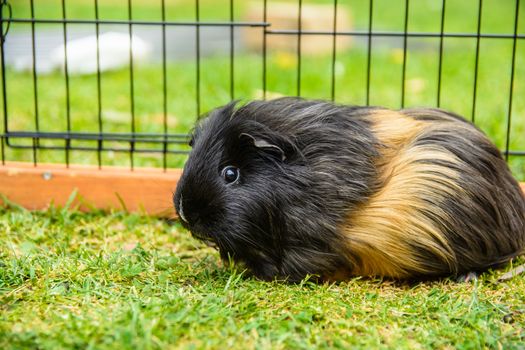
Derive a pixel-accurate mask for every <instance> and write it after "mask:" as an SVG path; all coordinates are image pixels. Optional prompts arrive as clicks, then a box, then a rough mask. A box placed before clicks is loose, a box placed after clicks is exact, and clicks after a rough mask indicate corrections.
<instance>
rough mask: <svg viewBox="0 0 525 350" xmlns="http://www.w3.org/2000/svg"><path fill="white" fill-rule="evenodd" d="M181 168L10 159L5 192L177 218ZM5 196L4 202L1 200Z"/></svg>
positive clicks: (11, 196) (2, 183) (36, 204)
mask: <svg viewBox="0 0 525 350" xmlns="http://www.w3.org/2000/svg"><path fill="white" fill-rule="evenodd" d="M181 173H182V170H181V169H169V170H167V171H166V172H164V171H163V170H162V169H152V168H137V169H135V170H134V171H130V170H129V168H122V167H103V168H102V170H99V169H98V168H97V167H94V166H82V165H73V166H70V167H69V168H66V167H65V165H63V164H38V166H37V167H35V166H33V164H31V163H18V162H8V163H6V164H5V165H3V166H2V165H0V194H3V195H4V196H6V198H7V199H8V200H10V201H12V202H14V203H16V204H19V205H21V206H23V207H25V208H27V209H30V210H35V209H45V208H46V207H48V206H49V205H50V204H51V203H54V205H57V206H64V205H65V204H66V203H67V201H68V199H69V198H70V197H71V194H72V193H73V192H74V191H76V192H77V196H76V198H75V200H74V202H73V203H72V205H79V207H80V209H81V210H84V211H87V210H90V209H93V208H99V209H118V210H122V209H124V210H128V211H131V212H143V213H145V214H149V215H155V216H163V217H176V214H175V211H174V209H173V204H172V195H173V192H174V191H175V188H176V186H177V181H178V179H179V177H180V175H181ZM521 188H522V189H523V191H524V192H525V183H521ZM1 201H2V200H1V198H0V202H1Z"/></svg>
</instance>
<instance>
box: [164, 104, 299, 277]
mask: <svg viewBox="0 0 525 350" xmlns="http://www.w3.org/2000/svg"><path fill="white" fill-rule="evenodd" d="M237 113H239V110H236V109H235V104H234V103H231V104H229V105H227V106H225V107H223V108H220V109H217V110H215V111H212V112H211V113H210V114H209V115H208V116H207V117H206V118H204V119H203V120H201V122H200V123H199V124H198V125H197V127H196V128H195V130H194V132H193V135H192V140H191V141H190V146H191V147H192V150H191V152H190V155H189V158H188V160H187V162H186V164H185V167H184V170H183V174H182V176H181V178H180V180H179V183H178V185H177V189H176V192H175V195H174V198H173V201H174V205H175V209H176V211H177V213H178V215H179V217H180V219H181V222H182V224H183V226H184V227H186V228H187V229H189V230H190V231H191V233H192V235H193V236H194V237H196V238H198V239H201V240H204V241H206V242H209V243H213V244H214V245H216V246H217V247H218V249H219V251H220V254H221V257H222V258H223V259H228V258H229V257H231V258H233V259H234V260H235V261H242V262H243V263H245V264H246V265H247V267H248V268H249V269H250V270H251V271H253V272H254V273H255V275H257V276H259V277H261V278H266V279H270V278H273V277H275V276H278V275H280V273H279V266H280V264H281V262H280V259H281V258H282V252H281V249H282V242H281V237H282V235H283V233H282V232H281V231H282V229H283V227H284V225H283V224H282V223H281V222H280V218H281V215H280V214H279V210H281V208H280V207H279V206H280V203H279V198H280V196H278V195H277V193H279V192H281V190H280V189H279V188H278V187H280V186H281V185H279V184H280V181H278V180H276V179H279V178H282V179H285V178H286V173H287V161H288V160H289V159H292V158H293V157H294V153H295V150H294V146H293V143H292V142H290V141H289V140H288V139H287V138H286V137H285V136H283V135H281V134H279V133H278V132H276V131H273V130H271V129H270V128H269V127H268V126H266V125H264V124H263V123H260V122H258V121H257V120H255V118H251V117H250V116H243V115H236V114H237Z"/></svg>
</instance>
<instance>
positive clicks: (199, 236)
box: [191, 231, 218, 248]
mask: <svg viewBox="0 0 525 350" xmlns="http://www.w3.org/2000/svg"><path fill="white" fill-rule="evenodd" d="M191 235H192V236H193V237H195V238H197V239H198V240H199V241H202V242H204V244H206V245H207V246H208V247H212V248H217V247H218V245H217V242H215V240H214V239H213V237H211V236H209V235H203V234H200V233H197V232H195V231H191Z"/></svg>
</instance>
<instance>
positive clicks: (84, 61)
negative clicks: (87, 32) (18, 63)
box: [51, 32, 151, 74]
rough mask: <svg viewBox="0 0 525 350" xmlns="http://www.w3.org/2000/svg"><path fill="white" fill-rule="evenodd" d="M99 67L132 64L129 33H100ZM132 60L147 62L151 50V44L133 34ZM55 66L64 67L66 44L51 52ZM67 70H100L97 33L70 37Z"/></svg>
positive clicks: (101, 69) (80, 71)
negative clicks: (78, 37)
mask: <svg viewBox="0 0 525 350" xmlns="http://www.w3.org/2000/svg"><path fill="white" fill-rule="evenodd" d="M98 50H99V57H100V71H108V70H113V69H118V68H122V67H125V66H127V65H129V62H130V60H129V56H130V36H129V34H124V33H117V32H107V33H103V34H101V35H99V45H98ZM131 52H132V56H133V63H136V62H139V63H140V62H144V61H146V60H147V59H148V57H149V55H150V54H151V47H150V45H148V43H146V42H145V41H144V40H142V39H141V38H139V37H138V36H136V35H132V37H131ZM51 64H52V66H53V67H54V68H58V69H61V70H64V69H65V60H64V44H62V45H60V46H59V47H57V48H55V49H53V51H52V52H51ZM67 70H68V73H69V74H92V73H96V72H97V37H96V36H95V35H91V36H88V37H85V38H80V39H74V40H68V41H67Z"/></svg>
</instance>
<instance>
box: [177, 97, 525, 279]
mask: <svg viewBox="0 0 525 350" xmlns="http://www.w3.org/2000/svg"><path fill="white" fill-rule="evenodd" d="M190 145H191V146H192V151H191V153H190V155H189V158H188V161H187V163H186V165H185V167H184V171H183V174H182V176H181V178H180V181H179V183H178V186H177V190H176V192H175V195H174V205H175V207H176V210H177V212H178V214H179V217H180V218H181V221H182V223H183V225H184V226H185V227H186V228H188V229H189V230H190V231H191V232H192V234H193V236H195V237H196V238H199V239H201V240H205V241H210V242H213V243H215V245H216V246H217V247H218V249H219V251H220V255H221V257H222V259H225V260H227V259H228V258H229V257H231V258H232V259H233V260H234V261H236V262H242V263H244V265H245V266H246V267H247V268H248V269H249V270H251V271H252V272H253V274H255V275H256V276H257V277H259V278H261V279H265V280H273V279H285V280H288V281H299V280H301V279H303V278H304V277H305V276H307V275H315V276H318V277H319V278H320V279H321V280H341V279H346V278H350V277H351V276H383V277H389V278H394V279H421V278H423V279H426V278H434V277H440V276H458V275H462V274H466V273H469V272H473V271H483V270H486V269H488V268H491V267H497V266H499V265H501V264H503V263H505V262H507V261H509V260H510V259H511V258H513V257H515V256H517V255H519V254H521V253H523V251H524V246H525V197H524V195H523V192H522V191H521V190H520V187H519V185H518V183H517V181H516V180H515V179H514V178H513V177H512V175H511V172H510V170H509V168H508V166H507V164H506V163H505V161H504V160H503V159H502V157H501V154H500V152H499V151H498V149H497V148H496V147H495V146H494V145H493V144H492V143H491V142H490V141H489V140H488V138H487V137H486V136H485V135H484V134H483V133H482V132H481V131H480V130H479V129H477V128H476V127H475V126H474V125H473V124H471V123H470V122H467V121H465V120H464V119H462V118H461V117H459V116H457V115H455V114H453V113H449V112H445V111H443V110H439V109H431V108H417V109H403V110H400V111H395V110H389V109H385V108H379V107H356V106H342V105H335V104H332V103H328V102H322V101H311V100H303V99H298V98H282V99H277V100H273V101H253V102H249V103H247V104H245V105H241V106H238V105H237V103H235V102H233V103H230V104H228V105H226V106H224V107H222V108H218V109H216V110H214V111H212V112H210V113H209V114H208V116H207V117H206V118H204V119H202V120H200V121H199V123H198V125H197V126H196V128H195V130H194V133H193V135H192V140H191V142H190Z"/></svg>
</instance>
